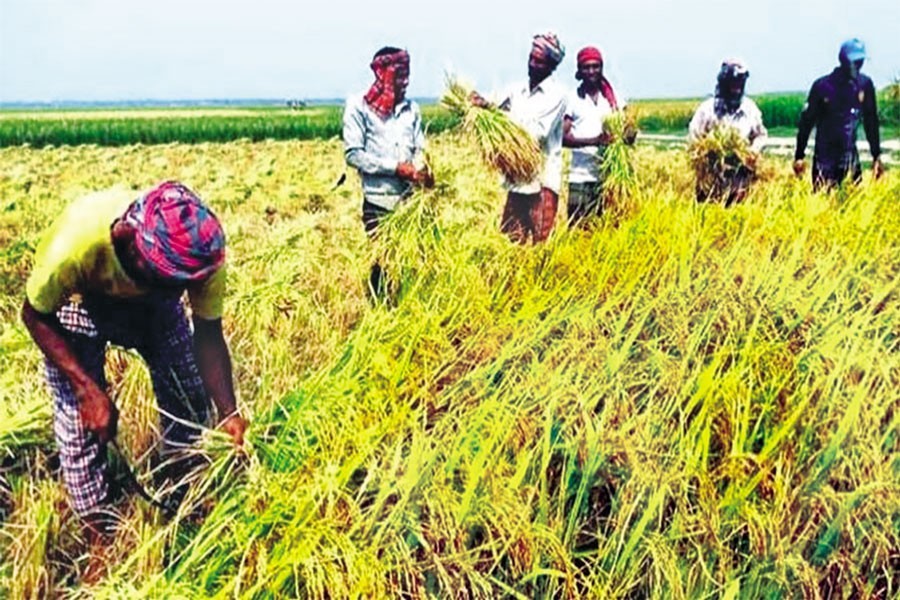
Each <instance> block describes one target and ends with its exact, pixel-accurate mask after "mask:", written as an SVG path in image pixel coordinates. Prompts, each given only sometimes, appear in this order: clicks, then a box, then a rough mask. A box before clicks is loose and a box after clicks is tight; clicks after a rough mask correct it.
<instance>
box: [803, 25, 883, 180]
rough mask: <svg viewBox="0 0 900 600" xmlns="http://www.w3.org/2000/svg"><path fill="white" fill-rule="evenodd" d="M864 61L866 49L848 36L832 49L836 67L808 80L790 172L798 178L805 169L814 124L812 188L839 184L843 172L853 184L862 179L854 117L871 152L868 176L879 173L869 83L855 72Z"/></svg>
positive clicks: (875, 111) (872, 90)
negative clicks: (870, 172)
mask: <svg viewBox="0 0 900 600" xmlns="http://www.w3.org/2000/svg"><path fill="white" fill-rule="evenodd" d="M865 59H866V47H865V45H864V44H863V43H862V42H861V41H860V40H858V39H856V38H854V39H852V40H847V41H846V42H844V43H843V44H842V45H841V49H840V52H839V53H838V62H839V65H838V66H837V67H836V68H835V69H834V71H832V72H831V73H830V74H828V75H825V76H824V77H820V78H819V79H817V80H816V81H815V82H814V83H813V85H812V88H810V90H809V96H808V98H807V100H806V104H805V105H804V107H803V112H801V113H800V125H799V127H798V130H797V149H796V152H795V153H794V173H796V174H797V176H798V177H799V176H801V175H802V174H803V172H804V171H805V170H806V161H805V160H804V155H805V154H806V144H807V143H808V142H809V134H810V133H811V132H812V129H813V127H815V128H816V147H815V151H814V153H813V168H812V180H813V188H814V189H816V190H818V189H820V188H822V187H823V186H824V187H826V188H830V187H833V186H837V185H840V184H841V182H843V181H844V179H845V178H846V177H847V175H848V174H849V175H851V177H852V178H853V181H854V182H855V183H859V181H861V180H862V167H861V166H860V164H859V152H858V151H857V150H856V132H857V129H858V128H859V120H860V118H862V121H863V128H864V129H865V132H866V139H867V140H868V142H869V150H870V152H871V153H872V174H873V175H874V176H875V177H876V178H878V177H880V176H881V174H882V173H883V172H884V166H883V165H882V163H881V142H880V140H879V132H878V107H877V105H876V99H875V86H874V84H873V83H872V80H871V79H870V78H869V77H867V76H866V75H863V74H862V72H861V70H862V66H863V62H865Z"/></svg>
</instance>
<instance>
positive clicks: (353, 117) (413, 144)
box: [343, 46, 434, 298]
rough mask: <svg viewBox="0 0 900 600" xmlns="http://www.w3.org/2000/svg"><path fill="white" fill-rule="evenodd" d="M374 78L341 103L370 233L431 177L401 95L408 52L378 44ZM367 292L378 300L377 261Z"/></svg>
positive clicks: (380, 276)
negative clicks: (369, 83) (360, 180)
mask: <svg viewBox="0 0 900 600" xmlns="http://www.w3.org/2000/svg"><path fill="white" fill-rule="evenodd" d="M370 66H371V68H372V71H373V72H374V73H375V82H374V83H373V84H372V86H371V87H370V88H369V90H368V91H367V92H366V93H365V94H360V95H357V96H353V97H351V98H348V99H347V103H346V105H345V107H344V131H343V138H344V155H345V158H346V160H347V164H348V165H350V166H352V167H355V168H356V169H357V170H358V171H359V175H360V177H361V178H362V186H363V205H362V220H363V226H364V227H365V229H366V233H368V234H369V236H374V235H375V231H376V229H377V228H378V225H379V224H380V223H381V221H382V220H383V219H385V218H386V217H387V216H388V215H390V214H391V212H393V211H394V210H395V209H396V208H397V206H398V205H399V204H400V203H401V202H402V201H403V200H405V199H406V198H408V197H409V196H410V195H411V194H412V191H413V186H414V185H420V186H425V187H431V186H433V185H434V177H432V175H431V172H430V171H429V169H428V168H427V166H426V165H425V160H424V151H425V135H424V134H423V133H422V115H421V112H420V111H419V105H418V104H416V103H415V102H413V101H412V100H409V99H407V98H406V88H407V86H409V54H408V53H407V52H406V50H401V49H399V48H394V47H390V46H388V47H384V48H382V49H381V50H379V51H378V52H376V53H375V56H374V58H373V59H372V63H371V65H370ZM369 285H370V288H371V289H370V291H371V293H372V294H373V296H374V297H375V298H383V297H384V295H385V293H386V289H385V288H386V287H387V286H386V282H385V281H384V273H383V271H382V268H381V265H380V264H379V263H377V262H376V263H375V264H374V265H372V269H371V272H370V276H369Z"/></svg>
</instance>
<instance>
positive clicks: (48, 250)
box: [22, 181, 247, 545]
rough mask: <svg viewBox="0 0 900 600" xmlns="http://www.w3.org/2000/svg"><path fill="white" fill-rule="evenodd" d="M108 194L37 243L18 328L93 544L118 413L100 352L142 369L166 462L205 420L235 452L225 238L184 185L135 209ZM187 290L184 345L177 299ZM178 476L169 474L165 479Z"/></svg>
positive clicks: (101, 527) (82, 202) (100, 530)
mask: <svg viewBox="0 0 900 600" xmlns="http://www.w3.org/2000/svg"><path fill="white" fill-rule="evenodd" d="M132 198H133V196H132V192H129V191H124V192H123V191H118V190H111V191H106V192H99V193H95V194H91V195H88V196H85V197H83V198H81V199H79V200H77V201H75V202H73V203H72V204H70V205H69V206H68V207H66V209H65V210H64V211H63V212H62V214H61V215H60V216H59V217H58V218H57V220H56V221H55V222H54V223H53V225H51V226H50V228H49V229H48V230H47V231H46V232H45V233H44V236H43V238H42V240H41V242H40V245H39V246H38V248H37V252H36V253H35V259H34V269H33V271H32V272H31V275H30V276H29V278H28V282H27V284H26V298H25V302H24V305H23V306H22V319H23V321H24V322H25V325H26V326H27V328H28V331H29V332H30V333H31V336H32V337H33V338H34V341H35V342H36V343H37V345H38V346H39V347H40V349H41V350H42V351H43V353H44V355H45V366H46V378H47V382H48V384H49V387H50V391H51V393H52V395H53V401H54V424H53V431H54V434H55V436H56V443H57V446H58V448H59V458H60V466H61V468H62V473H63V478H64V480H65V485H66V488H67V490H68V492H69V496H70V499H71V503H72V507H73V508H74V510H75V512H76V513H77V514H78V515H80V516H81V517H82V518H83V520H84V524H85V529H86V533H87V538H88V541H89V542H90V543H91V544H92V545H94V544H97V543H101V542H102V538H103V534H105V533H107V532H108V530H109V527H110V525H111V523H110V522H109V518H108V515H107V513H106V511H105V510H104V509H105V508H108V506H109V503H110V501H111V500H112V491H113V489H112V488H113V485H112V481H111V479H110V474H109V473H108V472H107V454H106V444H107V443H108V442H109V441H110V440H113V439H114V438H115V435H116V423H117V419H118V410H117V409H116V406H115V404H113V402H112V400H111V399H110V397H109V394H108V392H107V390H106V380H105V377H104V360H105V352H106V347H107V344H116V345H119V346H124V347H127V348H134V349H135V350H137V352H138V353H139V354H140V355H141V356H142V357H143V358H144V360H145V361H146V363H147V367H148V368H149V371H150V377H151V379H152V381H153V389H154V392H155V394H156V399H157V403H158V405H159V409H160V425H161V428H162V440H163V451H162V454H163V456H164V457H168V458H170V459H173V460H172V462H174V463H175V465H176V466H182V467H183V466H184V465H186V464H187V462H188V461H187V460H186V459H184V458H183V457H181V456H180V455H181V453H179V452H178V451H179V449H184V448H185V447H186V446H188V445H190V444H191V442H192V441H194V440H195V439H196V437H197V436H198V426H199V425H202V424H205V423H206V422H207V420H208V418H209V412H210V411H209V409H210V406H209V398H210V397H212V399H213V400H214V401H215V404H216V408H217V409H218V413H217V417H218V420H219V427H220V428H221V429H222V430H223V431H225V432H227V433H228V434H230V435H231V437H232V438H233V439H234V442H235V443H236V444H242V443H243V436H244V430H245V429H246V427H247V423H246V421H245V420H244V419H243V418H242V417H241V416H240V415H239V414H238V413H237V410H236V408H235V396H234V387H233V383H232V376H231V358H230V356H229V351H228V347H227V345H226V343H225V338H224V337H223V335H222V299H223V295H224V292H225V278H226V275H225V268H224V262H225V236H224V234H223V232H222V228H221V226H220V224H219V221H218V220H217V219H216V217H215V215H214V214H213V213H212V212H211V211H210V209H209V208H208V207H207V206H206V205H204V204H203V203H202V202H201V201H200V199H199V198H197V196H196V195H194V193H193V192H192V191H191V190H189V189H188V188H187V187H185V186H184V185H182V184H180V183H177V182H174V181H167V182H165V183H162V184H160V185H158V186H156V187H154V188H153V189H151V190H149V191H148V192H146V193H145V194H144V195H143V196H141V197H140V198H138V199H137V200H134V201H132ZM185 290H187V292H188V297H189V299H190V306H191V312H192V320H193V334H192V333H191V328H190V327H189V325H188V321H187V318H186V317H185V312H184V308H183V307H182V303H181V297H182V294H183V292H184V291H185ZM170 474H174V475H176V476H177V475H178V473H177V469H176V473H170Z"/></svg>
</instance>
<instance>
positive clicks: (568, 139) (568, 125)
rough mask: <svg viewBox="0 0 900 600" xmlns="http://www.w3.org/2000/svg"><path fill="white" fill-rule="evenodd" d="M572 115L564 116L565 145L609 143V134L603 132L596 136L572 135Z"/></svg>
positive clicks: (576, 146)
mask: <svg viewBox="0 0 900 600" xmlns="http://www.w3.org/2000/svg"><path fill="white" fill-rule="evenodd" d="M572 122H573V120H572V117H570V116H568V115H567V116H565V117H564V118H563V146H565V147H566V148H584V147H586V146H603V145H605V144H608V143H609V139H608V136H606V135H605V134H603V133H601V134H600V135H598V136H595V137H586V138H580V137H575V136H574V135H572Z"/></svg>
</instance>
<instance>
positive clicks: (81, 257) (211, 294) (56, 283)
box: [25, 189, 227, 319]
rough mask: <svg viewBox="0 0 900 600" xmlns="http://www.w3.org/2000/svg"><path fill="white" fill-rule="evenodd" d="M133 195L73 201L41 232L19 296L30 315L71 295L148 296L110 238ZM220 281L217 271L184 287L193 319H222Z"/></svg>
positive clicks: (103, 195)
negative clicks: (22, 295)
mask: <svg viewBox="0 0 900 600" xmlns="http://www.w3.org/2000/svg"><path fill="white" fill-rule="evenodd" d="M135 196H136V194H135V192H134V191H132V190H123V189H112V190H106V191H102V192H96V193H93V194H89V195H87V196H84V197H82V198H79V199H78V200H76V201H74V202H72V203H71V204H69V205H68V206H67V207H66V208H65V210H63V212H62V214H61V215H60V216H59V217H58V218H57V219H56V221H54V223H53V224H52V225H51V226H50V227H49V228H48V229H47V230H46V231H45V232H44V235H43V237H42V238H41V242H40V243H39V244H38V247H37V251H36V252H35V255H34V270H33V271H32V272H31V275H30V276H29V277H28V282H27V283H26V285H25V295H26V297H27V298H28V302H29V303H30V304H31V305H32V306H33V307H34V308H35V310H37V311H38V312H41V313H44V314H50V313H52V312H55V311H56V310H57V309H58V308H59V307H60V306H62V305H63V304H65V303H66V302H67V301H68V298H69V296H70V295H72V294H75V293H79V294H100V295H105V296H110V297H113V298H136V297H139V296H143V295H145V294H147V293H148V291H149V290H148V289H147V288H145V287H142V286H139V285H137V284H136V283H135V282H134V281H133V280H132V279H131V278H130V277H128V274H127V273H126V272H125V270H124V269H123V268H122V265H121V263H119V259H118V258H117V257H116V252H115V249H114V248H113V245H112V237H111V236H110V226H111V225H112V223H113V221H115V220H116V219H117V218H118V217H120V216H122V214H123V213H124V212H125V209H126V208H128V205H129V204H131V202H132V201H133V200H134V199H135ZM226 279H227V276H226V270H225V267H224V266H223V267H222V268H220V269H218V270H217V271H216V272H215V273H213V275H212V276H211V277H209V278H208V279H206V280H205V281H199V282H197V283H194V284H191V285H189V286H188V287H187V291H188V298H189V299H190V302H191V309H192V311H193V314H194V315H195V316H197V317H200V318H202V319H219V318H221V317H222V310H223V305H224V298H225V282H226Z"/></svg>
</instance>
